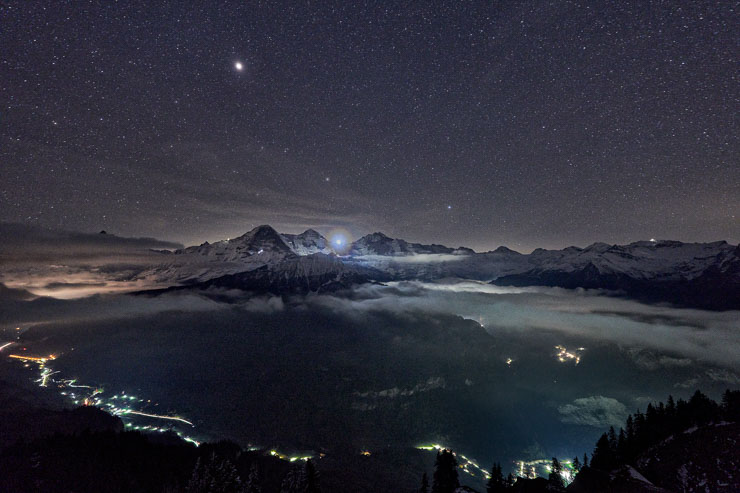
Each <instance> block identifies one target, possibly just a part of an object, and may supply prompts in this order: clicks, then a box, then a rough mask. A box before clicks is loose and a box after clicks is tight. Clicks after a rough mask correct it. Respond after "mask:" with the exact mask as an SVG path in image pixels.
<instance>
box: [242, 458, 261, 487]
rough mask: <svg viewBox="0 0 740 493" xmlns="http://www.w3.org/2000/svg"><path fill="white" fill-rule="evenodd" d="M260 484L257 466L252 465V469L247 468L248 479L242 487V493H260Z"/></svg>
mask: <svg viewBox="0 0 740 493" xmlns="http://www.w3.org/2000/svg"><path fill="white" fill-rule="evenodd" d="M260 483H261V480H260V475H259V471H258V470H257V464H252V467H250V468H249V478H248V479H247V482H246V484H245V485H244V493H262V487H261V486H260Z"/></svg>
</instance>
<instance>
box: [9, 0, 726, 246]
mask: <svg viewBox="0 0 740 493" xmlns="http://www.w3.org/2000/svg"><path fill="white" fill-rule="evenodd" d="M103 3H105V4H106V5H101V4H103ZM733 5H734V2H730V1H721V2H714V1H712V2H708V1H704V2H703V1H664V2H658V1H646V0H640V1H635V2H629V1H604V0H598V1H583V2H575V1H550V2H546V1H539V0H538V1H525V2H508V1H506V2H504V1H491V2H458V1H455V2H453V1H447V2H406V1H404V2H390V1H385V2H353V1H346V0H343V1H339V2H311V3H304V2H298V1H295V2H294V1H288V2H252V1H239V2H237V1H233V2H202V3H199V4H198V5H197V6H195V2H180V1H176V2H171V3H169V2H155V1H148V2H133V1H132V2H125V1H124V2H118V3H117V4H114V3H113V2H62V1H59V2H33V1H27V0H23V1H17V2H16V1H10V2H8V1H6V2H3V4H2V7H0V16H1V23H2V24H1V28H0V102H1V106H0V221H7V222H17V223H26V224H35V225H40V226H44V227H51V228H62V229H69V230H80V231H98V230H101V229H105V230H107V231H109V232H114V233H116V234H120V235H128V236H155V237H158V238H163V239H169V240H175V241H180V242H184V243H187V244H192V243H198V242H201V241H204V240H217V239H220V238H225V237H233V236H235V235H238V234H241V233H243V232H245V231H247V230H249V229H251V228H252V227H254V226H256V225H259V224H263V223H269V224H272V225H273V226H275V227H276V228H277V229H279V230H280V231H283V232H300V231H302V230H303V229H305V228H306V227H314V228H317V229H319V230H320V231H327V230H329V229H332V228H334V227H343V228H347V229H348V230H349V231H351V232H352V233H353V234H355V235H361V234H366V233H369V232H372V231H378V230H380V231H383V232H385V233H386V234H389V235H391V236H395V237H401V238H405V239H408V240H414V241H424V242H430V241H435V242H438V243H444V244H448V245H450V246H458V245H465V246H470V247H473V248H476V249H481V250H485V249H490V248H495V247H496V246H498V245H501V244H505V245H508V246H510V247H512V248H515V249H519V250H523V251H526V250H529V249H532V248H534V247H538V246H543V247H558V248H559V247H564V246H567V245H571V244H576V245H581V246H585V245H586V244H589V243H591V242H594V241H606V242H612V243H617V242H619V243H623V242H628V241H635V240H639V239H649V238H662V239H678V240H684V241H713V240H720V239H725V240H729V241H731V242H733V243H737V242H738V241H739V240H740V221H739V219H738V212H740V163H739V160H738V156H740V141H739V139H738V135H739V132H738V117H737V113H738V111H737V110H738V107H739V105H738V99H740V90H739V89H738V80H737V73H738V70H737V69H738V63H737V53H738V41H737V40H738V34H740V23H739V22H738V13H737V12H736V11H734V10H733Z"/></svg>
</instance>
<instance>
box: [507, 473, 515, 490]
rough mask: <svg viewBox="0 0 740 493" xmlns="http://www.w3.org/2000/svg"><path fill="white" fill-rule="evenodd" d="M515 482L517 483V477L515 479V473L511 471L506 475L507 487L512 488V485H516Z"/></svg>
mask: <svg viewBox="0 0 740 493" xmlns="http://www.w3.org/2000/svg"><path fill="white" fill-rule="evenodd" d="M514 483H516V479H514V475H513V474H511V473H509V474H508V475H507V476H506V488H507V489H508V488H511V487H512V486H514Z"/></svg>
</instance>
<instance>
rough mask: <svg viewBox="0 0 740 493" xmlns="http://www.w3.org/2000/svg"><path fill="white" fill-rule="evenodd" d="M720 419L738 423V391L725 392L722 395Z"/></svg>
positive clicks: (739, 411) (739, 401)
mask: <svg viewBox="0 0 740 493" xmlns="http://www.w3.org/2000/svg"><path fill="white" fill-rule="evenodd" d="M722 418H723V419H724V420H726V421H740V390H735V391H731V390H730V389H727V390H725V393H724V394H722Z"/></svg>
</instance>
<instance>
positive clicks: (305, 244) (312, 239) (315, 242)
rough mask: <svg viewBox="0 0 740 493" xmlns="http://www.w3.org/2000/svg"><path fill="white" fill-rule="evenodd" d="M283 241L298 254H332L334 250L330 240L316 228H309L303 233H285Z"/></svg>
mask: <svg viewBox="0 0 740 493" xmlns="http://www.w3.org/2000/svg"><path fill="white" fill-rule="evenodd" d="M282 238H283V241H284V242H285V243H286V244H287V245H288V246H289V247H290V248H291V250H293V252H295V253H296V254H297V255H302V256H303V255H313V254H314V253H323V254H326V255H330V254H332V253H333V250H332V249H331V248H330V247H329V241H328V240H327V239H326V238H324V237H323V236H322V235H321V233H319V232H318V231H316V230H315V229H307V230H306V231H304V232H303V233H301V234H298V235H293V234H287V233H286V234H283V235H282Z"/></svg>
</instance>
